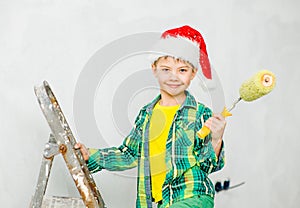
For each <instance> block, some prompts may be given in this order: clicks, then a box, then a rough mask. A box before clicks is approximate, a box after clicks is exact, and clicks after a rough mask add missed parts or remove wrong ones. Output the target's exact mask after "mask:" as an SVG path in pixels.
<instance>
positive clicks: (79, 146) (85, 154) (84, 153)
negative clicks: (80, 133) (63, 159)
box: [74, 143, 90, 161]
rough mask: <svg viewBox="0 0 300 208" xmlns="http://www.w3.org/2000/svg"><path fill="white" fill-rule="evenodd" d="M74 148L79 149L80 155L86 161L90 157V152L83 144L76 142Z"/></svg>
mask: <svg viewBox="0 0 300 208" xmlns="http://www.w3.org/2000/svg"><path fill="white" fill-rule="evenodd" d="M74 148H75V149H79V150H80V152H81V154H82V157H83V159H84V160H85V161H88V160H89V158H90V153H89V151H88V149H87V148H86V147H85V146H84V144H81V143H76V144H75V145H74Z"/></svg>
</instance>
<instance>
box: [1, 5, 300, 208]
mask: <svg viewBox="0 0 300 208" xmlns="http://www.w3.org/2000/svg"><path fill="white" fill-rule="evenodd" d="M299 8H300V3H299V1H296V0H288V1H287V0H286V1H283V0H263V1H261V0H253V1H246V0H228V1H218V2H217V1H177V0H173V1H163V2H162V1H157V0H152V1H138V0H136V1H133V0H128V1H101V0H100V1H94V0H89V1H79V0H75V1H74V0H72V1H71V0H64V1H58V0H52V1H50V0H43V1H37V0H22V1H20V0H1V1H0V28H1V29H0V30H1V32H0V60H1V61H0V73H1V74H0V97H1V102H0V107H1V108H0V111H1V113H0V136H1V151H0V165H1V171H0V202H1V207H14V208H20V207H28V205H29V202H30V198H31V196H32V194H33V193H34V189H35V185H36V181H37V177H38V172H39V167H40V162H41V156H42V151H43V148H44V144H45V142H46V141H47V139H48V134H49V132H50V130H49V127H48V125H47V123H46V121H45V119H44V117H43V115H42V113H41V111H40V109H39V107H38V104H37V102H36V98H35V95H34V93H33V86H34V85H40V84H41V83H42V81H43V80H44V79H46V80H48V81H49V83H50V84H51V86H52V87H53V89H54V91H55V94H56V96H57V97H58V99H59V102H60V104H61V106H62V108H63V110H64V113H65V115H66V117H67V118H68V121H69V123H70V125H71V126H72V129H73V130H74V133H75V135H76V132H77V131H78V128H80V127H78V126H75V122H74V116H73V96H74V91H75V86H76V83H77V80H78V77H79V75H80V72H81V71H82V69H83V68H84V66H85V64H86V63H87V61H88V60H89V59H90V57H91V56H92V55H93V54H94V53H95V52H96V51H97V50H99V49H100V48H101V47H103V46H104V45H106V44H108V43H109V42H111V41H114V40H116V39H118V38H120V37H123V36H124V35H130V34H132V33H138V32H147V31H163V30H165V29H168V28H173V27H177V26H180V25H183V24H189V25H192V26H193V27H195V28H198V29H199V30H200V31H201V32H202V33H203V36H204V38H205V40H206V44H207V49H208V53H209V57H210V60H211V63H212V64H213V66H214V68H215V70H216V71H217V73H218V75H219V77H220V79H221V82H222V86H223V90H224V95H225V101H226V105H231V103H232V102H233V101H234V100H235V99H236V98H237V96H238V88H239V86H240V84H241V83H242V82H243V80H245V79H247V78H248V77H250V76H252V75H253V74H254V73H255V72H257V71H258V70H261V69H264V68H267V69H269V70H271V71H273V72H274V73H275V74H276V75H277V86H276V88H275V90H274V91H273V92H272V93H271V94H269V95H267V96H266V97H263V98H261V99H260V100H257V101H255V102H252V103H243V102H242V103H240V104H239V105H238V106H237V108H236V109H235V110H234V111H233V113H234V115H233V117H231V118H229V119H228V126H227V129H226V133H225V138H224V139H225V141H226V152H227V160H226V161H227V164H226V167H225V168H224V169H223V170H222V171H221V172H218V173H215V174H213V175H212V176H211V178H212V179H213V180H214V181H217V180H221V181H223V180H224V179H226V178H228V177H229V178H230V179H231V184H232V185H234V184H237V183H239V182H242V181H246V184H245V185H243V186H241V187H239V188H237V189H233V190H230V191H227V192H221V193H219V194H217V196H216V200H215V203H216V207H224V208H226V207H230V208H238V207H239V208H240V207H244V208H247V207H249V208H250V207H265V208H267V207H270V208H271V207H272V208H275V207H278V208H279V207H290V208H296V207H299V203H300V199H299V197H300V188H299V184H300V183H299V182H300V180H299V173H298V171H299V169H300V167H299V162H298V158H297V157H298V155H299V153H298V151H299V148H300V142H299V141H298V140H299V134H298V130H299V129H298V128H299V121H298V118H299V96H298V93H297V94H296V91H297V90H298V89H299V83H298V81H299V76H300V71H299V69H298V65H297V63H298V60H299V55H300V49H299V43H300V41H299V33H300V15H299ZM99 70H103V69H99ZM115 70H117V69H115ZM124 76H125V78H126V74H125V75H124ZM115 77H117V79H119V80H121V81H122V79H123V80H124V79H125V78H123V77H122V73H121V74H118V73H115ZM121 81H120V82H121ZM103 83H104V82H103ZM106 83H108V84H107V85H105V84H103V85H101V86H100V87H101V90H100V88H99V93H100V91H101V93H100V96H101V97H102V96H103V97H106V96H108V95H111V94H113V92H114V91H112V90H111V89H115V85H117V84H118V82H115V83H114V82H108V81H107V80H106ZM109 83H110V85H111V88H110V85H109ZM113 86H114V88H113ZM99 93H98V94H99ZM151 93H152V91H151ZM151 93H148V95H149V94H151ZM152 94H155V93H152ZM152 94H151V95H152ZM139 95H140V97H139V96H135V98H136V99H133V100H132V102H131V103H129V104H128V106H129V108H128V109H129V110H128V112H126V114H127V115H128V118H129V119H130V120H131V121H132V120H133V119H134V116H135V115H136V113H137V109H138V107H139V106H141V105H142V102H145V101H142V100H143V99H141V98H143V96H142V94H139ZM98 98H99V95H97V98H96V99H95V102H96V103H97V102H99V99H98ZM146 101H147V100H146ZM110 103H111V102H107V104H105V106H106V107H107V109H110V108H109V105H110ZM99 105H100V104H99ZM208 105H209V104H208ZM130 107H132V108H130ZM99 108H100V107H99ZM101 109H102V108H101ZM100 111H101V110H100ZM100 111H99V109H98V111H97V110H95V112H96V113H95V117H96V119H97V121H98V123H99V122H101V119H102V117H101V116H99V114H100V113H101V112H100ZM106 112H109V111H107V110H106ZM103 119H104V118H103ZM103 119H102V121H103ZM107 125H108V126H106V130H107V129H108V130H109V129H111V132H112V131H114V128H113V127H114V125H113V124H110V122H108V123H107ZM100 126H101V124H99V127H100ZM101 128H103V127H101ZM129 130H130V129H128V131H129ZM125 133H126V132H124V134H125ZM103 134H109V131H107V132H106V133H103ZM121 135H122V134H119V135H117V137H114V140H108V142H107V143H109V144H114V145H117V144H120V143H121V141H122V136H121ZM108 136H110V135H108ZM105 137H106V136H105ZM78 140H80V141H82V142H84V143H86V144H87V146H93V147H97V145H98V146H99V143H101V142H100V141H99V138H78ZM68 174H69V173H68V172H67V171H66V166H65V165H64V163H63V161H62V159H61V157H57V158H55V162H54V165H53V171H52V175H51V178H50V182H49V186H48V189H47V195H59V196H78V193H77V190H76V188H75V185H74V184H73V182H72V180H71V177H70V176H69V175H68ZM134 176H135V172H134V171H131V172H130V171H129V172H125V173H123V174H121V173H110V172H106V171H103V172H101V173H99V174H96V175H95V176H94V178H95V180H96V183H97V184H98V186H99V188H100V190H101V192H102V194H103V197H104V199H105V201H106V203H107V206H108V207H112V208H116V207H134V201H135V189H136V188H135V184H136V181H135V177H134Z"/></svg>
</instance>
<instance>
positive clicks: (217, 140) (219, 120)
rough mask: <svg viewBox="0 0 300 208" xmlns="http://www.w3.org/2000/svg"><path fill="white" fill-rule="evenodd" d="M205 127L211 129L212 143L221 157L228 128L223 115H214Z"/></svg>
mask: <svg viewBox="0 0 300 208" xmlns="http://www.w3.org/2000/svg"><path fill="white" fill-rule="evenodd" d="M204 125H205V126H207V127H208V128H210V130H211V137H212V141H211V142H212V145H213V147H214V149H215V152H216V154H217V155H219V152H220V149H221V144H222V138H223V134H224V130H225V126H226V120H225V118H224V117H223V116H222V115H221V114H214V115H213V116H212V117H210V118H209V119H207V121H206V122H205V123H204Z"/></svg>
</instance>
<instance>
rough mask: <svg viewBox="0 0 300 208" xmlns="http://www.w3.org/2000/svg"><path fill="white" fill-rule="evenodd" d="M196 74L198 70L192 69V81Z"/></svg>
mask: <svg viewBox="0 0 300 208" xmlns="http://www.w3.org/2000/svg"><path fill="white" fill-rule="evenodd" d="M197 72H198V69H197V68H193V71H192V79H194V78H195V76H196V74H197Z"/></svg>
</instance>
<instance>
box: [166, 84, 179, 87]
mask: <svg viewBox="0 0 300 208" xmlns="http://www.w3.org/2000/svg"><path fill="white" fill-rule="evenodd" d="M167 86H169V87H171V88H178V87H180V84H167Z"/></svg>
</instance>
